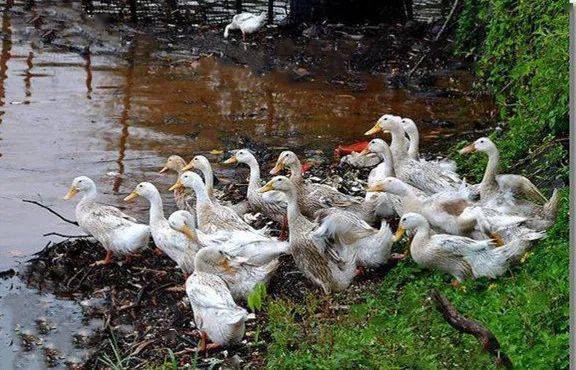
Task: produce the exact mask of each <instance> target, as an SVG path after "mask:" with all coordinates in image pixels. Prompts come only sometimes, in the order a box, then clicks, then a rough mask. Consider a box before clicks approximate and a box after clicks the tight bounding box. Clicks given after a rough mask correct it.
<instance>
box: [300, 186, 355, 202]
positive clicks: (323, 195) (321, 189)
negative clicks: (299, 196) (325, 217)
mask: <svg viewBox="0 0 576 370" xmlns="http://www.w3.org/2000/svg"><path fill="white" fill-rule="evenodd" d="M307 190H308V192H307V195H306V196H307V197H310V198H312V199H320V200H321V203H323V204H325V205H327V206H329V207H339V208H343V207H349V206H352V205H359V204H361V203H362V199H361V198H356V197H352V196H349V195H346V194H343V193H341V192H339V191H338V190H336V189H335V188H333V187H331V186H328V185H326V184H317V183H313V184H308V186H307Z"/></svg>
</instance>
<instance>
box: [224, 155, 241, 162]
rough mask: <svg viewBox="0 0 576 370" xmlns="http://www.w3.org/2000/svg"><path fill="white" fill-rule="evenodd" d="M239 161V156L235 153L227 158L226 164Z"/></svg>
mask: <svg viewBox="0 0 576 370" xmlns="http://www.w3.org/2000/svg"><path fill="white" fill-rule="evenodd" d="M236 162H238V158H236V156H235V155H233V156H232V157H230V158H228V159H227V160H225V161H224V164H233V163H236Z"/></svg>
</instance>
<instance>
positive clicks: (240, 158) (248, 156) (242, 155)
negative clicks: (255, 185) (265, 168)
mask: <svg viewBox="0 0 576 370" xmlns="http://www.w3.org/2000/svg"><path fill="white" fill-rule="evenodd" d="M252 162H256V157H254V154H252V152H250V151H249V150H248V149H240V150H237V151H236V152H235V153H234V155H232V157H230V158H228V159H227V160H225V161H224V163H225V164H232V163H244V164H250V163H252Z"/></svg>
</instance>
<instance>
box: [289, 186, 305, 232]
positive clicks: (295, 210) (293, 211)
mask: <svg viewBox="0 0 576 370" xmlns="http://www.w3.org/2000/svg"><path fill="white" fill-rule="evenodd" d="M286 195H287V198H288V199H287V200H288V209H287V216H288V228H290V224H291V223H293V222H295V221H296V220H297V219H298V218H299V217H302V212H300V206H299V205H298V199H297V194H296V189H295V188H292V189H291V190H290V192H289V193H288V194H286Z"/></svg>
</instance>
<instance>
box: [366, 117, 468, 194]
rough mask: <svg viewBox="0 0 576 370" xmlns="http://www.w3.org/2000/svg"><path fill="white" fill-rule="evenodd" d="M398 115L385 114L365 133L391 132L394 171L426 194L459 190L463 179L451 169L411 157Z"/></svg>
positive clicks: (400, 177) (398, 176) (397, 175)
mask: <svg viewBox="0 0 576 370" xmlns="http://www.w3.org/2000/svg"><path fill="white" fill-rule="evenodd" d="M400 121H401V118H400V117H398V116H391V115H384V116H382V117H380V119H378V122H377V123H376V125H374V127H373V128H372V129H370V130H369V131H367V132H366V133H365V135H372V134H375V133H377V132H379V131H384V132H390V133H391V135H392V143H391V145H390V149H391V151H392V160H393V163H394V172H395V174H396V177H397V178H399V179H400V180H402V181H404V182H406V183H408V184H410V185H412V186H414V187H416V188H418V189H420V190H422V191H423V192H425V193H426V194H429V195H430V194H435V193H437V192H440V191H446V190H458V188H459V187H460V183H461V180H460V178H459V177H458V175H457V174H456V173H454V172H451V171H445V170H440V169H439V166H438V165H434V164H430V163H428V162H423V161H419V160H415V159H412V158H410V157H409V156H408V155H407V145H408V144H409V143H408V140H407V139H406V136H405V132H404V128H403V127H402V124H401V122H400Z"/></svg>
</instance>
